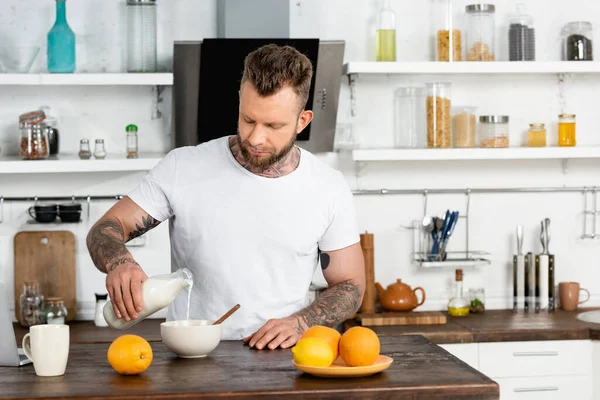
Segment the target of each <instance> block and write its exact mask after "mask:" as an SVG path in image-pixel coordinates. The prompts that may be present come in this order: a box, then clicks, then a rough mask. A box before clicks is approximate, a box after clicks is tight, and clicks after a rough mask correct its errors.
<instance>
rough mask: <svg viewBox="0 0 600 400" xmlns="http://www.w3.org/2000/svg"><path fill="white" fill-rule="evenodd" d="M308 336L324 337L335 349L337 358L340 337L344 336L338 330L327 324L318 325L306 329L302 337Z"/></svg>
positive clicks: (334, 357) (334, 355)
mask: <svg viewBox="0 0 600 400" xmlns="http://www.w3.org/2000/svg"><path fill="white" fill-rule="evenodd" d="M307 337H318V338H321V339H324V340H325V341H326V342H327V343H328V344H329V346H331V350H333V359H334V360H337V358H338V355H339V350H338V349H339V345H340V338H341V337H342V335H341V334H340V333H339V332H338V331H336V330H335V329H333V328H329V327H327V326H323V325H316V326H312V327H310V328H308V329H307V330H306V331H304V333H303V334H302V336H301V337H300V339H303V338H307Z"/></svg>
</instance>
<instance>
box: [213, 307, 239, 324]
mask: <svg viewBox="0 0 600 400" xmlns="http://www.w3.org/2000/svg"><path fill="white" fill-rule="evenodd" d="M238 308H240V305H239V304H236V305H235V306H233V307H232V308H231V310H229V311H227V312H226V313H225V314H223V316H222V317H221V318H219V319H218V320H216V321H215V322H213V325H219V324H221V323H223V321H225V320H226V319H227V318H229V317H231V314H233V313H234V312H236V311H237V310H238Z"/></svg>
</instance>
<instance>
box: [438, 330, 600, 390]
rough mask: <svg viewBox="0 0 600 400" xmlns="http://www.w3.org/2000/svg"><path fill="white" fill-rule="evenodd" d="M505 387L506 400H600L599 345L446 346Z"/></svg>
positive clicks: (561, 342)
mask: <svg viewBox="0 0 600 400" xmlns="http://www.w3.org/2000/svg"><path fill="white" fill-rule="evenodd" d="M440 347H442V348H444V349H445V350H447V351H448V352H449V353H451V354H452V355H454V356H455V357H457V358H459V359H460V360H462V361H464V362H465V363H467V364H468V365H470V366H471V367H473V368H475V369H477V370H479V371H480V372H481V373H483V374H485V375H486V376H488V377H489V378H491V379H493V380H494V381H496V382H497V383H498V384H499V385H500V399H501V400H505V399H506V400H512V399H522V400H534V399H544V400H550V399H561V400H564V399H577V400H584V399H600V343H598V342H592V341H590V340H548V341H523V342H490V343H466V344H441V345H440Z"/></svg>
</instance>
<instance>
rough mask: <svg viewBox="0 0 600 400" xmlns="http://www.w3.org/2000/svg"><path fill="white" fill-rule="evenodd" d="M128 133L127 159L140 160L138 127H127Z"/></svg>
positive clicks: (131, 125) (130, 125)
mask: <svg viewBox="0 0 600 400" xmlns="http://www.w3.org/2000/svg"><path fill="white" fill-rule="evenodd" d="M125 132H127V158H138V127H137V125H134V124H129V125H127V126H126V127H125Z"/></svg>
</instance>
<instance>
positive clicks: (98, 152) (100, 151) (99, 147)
mask: <svg viewBox="0 0 600 400" xmlns="http://www.w3.org/2000/svg"><path fill="white" fill-rule="evenodd" d="M94 157H95V158H97V159H99V160H102V159H103V158H105V157H106V150H104V139H96V144H95V145H94Z"/></svg>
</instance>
